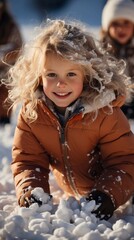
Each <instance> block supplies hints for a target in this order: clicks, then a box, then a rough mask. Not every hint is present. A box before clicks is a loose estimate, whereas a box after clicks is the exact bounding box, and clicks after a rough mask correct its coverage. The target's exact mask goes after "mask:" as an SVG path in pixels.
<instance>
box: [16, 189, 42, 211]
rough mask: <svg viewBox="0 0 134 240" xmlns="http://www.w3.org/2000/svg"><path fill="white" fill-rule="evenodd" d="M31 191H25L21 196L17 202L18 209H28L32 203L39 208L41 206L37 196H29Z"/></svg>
mask: <svg viewBox="0 0 134 240" xmlns="http://www.w3.org/2000/svg"><path fill="white" fill-rule="evenodd" d="M31 191H32V189H31V190H26V191H25V193H24V194H23V195H22V197H21V198H20V201H19V205H20V207H27V208H28V207H30V205H31V204H32V203H38V205H39V207H40V206H41V205H42V201H40V200H39V199H38V198H37V196H34V195H33V194H31Z"/></svg>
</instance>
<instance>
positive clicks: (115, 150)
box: [95, 108, 134, 208]
mask: <svg viewBox="0 0 134 240" xmlns="http://www.w3.org/2000/svg"><path fill="white" fill-rule="evenodd" d="M99 135H100V137H99V139H100V141H99V145H100V151H101V155H102V166H103V173H102V174H101V176H100V178H99V179H98V180H97V182H96V184H95V189H97V190H100V191H103V192H105V193H107V194H109V195H110V196H111V199H112V200H113V202H114V204H115V206H116V208H117V207H119V206H120V205H122V204H124V203H125V202H126V201H127V200H129V198H130V197H131V196H132V194H133V193H134V135H133V133H132V132H131V130H130V126H129V123H128V120H127V119H126V117H125V116H124V114H123V113H122V112H121V110H120V109H119V108H114V109H113V114H110V115H107V116H106V117H105V118H104V119H103V121H102V122H101V127H100V132H99Z"/></svg>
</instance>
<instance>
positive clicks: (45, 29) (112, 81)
mask: <svg viewBox="0 0 134 240" xmlns="http://www.w3.org/2000/svg"><path fill="white" fill-rule="evenodd" d="M49 51H50V52H51V51H53V52H55V53H56V54H59V55H61V56H62V57H63V58H65V59H68V60H71V61H74V62H76V63H77V64H80V65H81V66H82V67H83V69H84V73H85V82H84V87H83V93H82V96H81V97H82V98H83V101H85V102H86V104H88V103H90V104H91V103H93V102H94V101H95V100H96V99H97V98H100V95H101V94H102V93H103V92H104V91H105V90H106V89H108V90H112V91H114V92H115V93H116V95H120V94H121V95H126V94H127V88H128V85H129V81H128V77H127V76H126V75H125V74H124V68H125V63H124V62H123V61H117V60H116V59H114V58H113V57H111V56H110V55H109V54H108V53H107V52H105V51H104V50H103V49H102V48H101V45H100V44H99V43H98V42H97V41H96V40H94V39H93V37H92V36H91V34H90V31H89V29H88V27H87V26H83V24H82V23H80V22H75V21H73V22H72V21H64V20H49V21H47V22H46V23H45V24H43V25H42V26H41V27H40V32H39V34H38V35H37V37H36V38H35V39H34V40H33V41H31V42H29V44H26V45H25V46H24V49H23V52H22V55H21V56H20V57H19V59H18V60H17V62H16V64H15V65H14V66H13V67H11V68H10V70H9V78H8V80H9V82H8V83H7V85H8V87H9V96H8V101H10V102H12V105H14V104H16V103H18V102H22V103H25V105H26V110H25V114H26V117H28V118H29V119H30V120H31V121H34V120H36V119H37V116H38V115H37V104H38V99H39V97H38V95H37V94H36V92H37V90H38V89H40V86H41V78H42V72H43V68H44V63H45V59H46V53H47V52H49Z"/></svg>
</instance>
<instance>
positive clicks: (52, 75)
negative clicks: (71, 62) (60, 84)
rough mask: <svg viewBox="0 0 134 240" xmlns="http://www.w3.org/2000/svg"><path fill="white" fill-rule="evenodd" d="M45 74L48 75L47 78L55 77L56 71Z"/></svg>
mask: <svg viewBox="0 0 134 240" xmlns="http://www.w3.org/2000/svg"><path fill="white" fill-rule="evenodd" d="M46 76H47V77H49V78H55V77H57V75H56V73H48V74H47V75H46Z"/></svg>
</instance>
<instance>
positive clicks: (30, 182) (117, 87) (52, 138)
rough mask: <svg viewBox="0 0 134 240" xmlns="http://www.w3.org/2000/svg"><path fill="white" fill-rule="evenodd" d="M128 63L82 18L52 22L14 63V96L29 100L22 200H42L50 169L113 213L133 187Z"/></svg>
mask: <svg viewBox="0 0 134 240" xmlns="http://www.w3.org/2000/svg"><path fill="white" fill-rule="evenodd" d="M123 70H124V63H123V62H122V61H120V62H118V61H116V60H115V59H114V58H112V57H111V56H110V55H108V54H107V53H105V52H104V51H102V50H101V47H100V46H98V45H97V43H95V41H94V40H93V38H92V36H91V35H90V33H89V31H88V29H86V28H85V27H84V26H83V25H82V24H79V23H74V22H65V21H63V20H54V21H50V20H49V22H48V23H46V25H45V26H44V27H43V28H42V29H41V33H40V34H39V35H38V36H37V38H36V39H35V40H34V41H33V43H32V44H31V46H26V49H24V53H23V54H22V56H21V57H20V58H19V59H18V61H17V63H16V64H15V66H14V67H12V68H11V69H10V72H9V74H10V79H9V80H10V81H11V80H12V83H11V84H10V85H11V87H12V88H11V90H10V91H9V99H10V100H12V102H14V104H15V103H18V102H19V101H22V102H23V106H22V109H21V111H20V114H19V118H18V123H17V127H16V131H15V136H14V143H13V161H12V172H13V176H14V180H15V186H16V193H17V198H18V203H19V204H20V206H26V207H29V206H30V205H31V204H32V203H33V202H38V204H39V205H40V204H42V202H41V199H38V197H37V196H35V195H34V194H32V191H33V189H35V188H36V187H40V188H43V190H44V192H45V193H48V194H50V189H49V171H50V169H51V171H52V172H53V174H54V175H55V178H56V181H57V182H58V184H59V186H60V187H61V188H62V189H63V191H64V192H65V193H66V194H67V196H71V195H72V196H74V197H76V198H77V199H80V198H81V197H82V196H84V197H86V198H87V200H88V201H90V200H92V199H94V200H95V201H96V204H99V207H98V208H97V210H95V211H94V213H95V214H96V216H97V217H99V218H101V219H108V218H110V217H111V216H112V214H113V212H114V210H115V209H116V208H118V207H119V206H120V205H122V204H124V203H125V202H126V201H127V200H128V199H129V198H130V197H131V195H132V193H133V192H134V174H133V173H134V147H133V146H134V135H133V133H132V132H131V131H130V126H129V124H128V121H127V119H126V117H125V116H124V114H123V113H122V111H121V110H120V106H121V105H122V104H123V103H124V100H125V96H126V94H127V87H129V86H127V83H128V78H127V77H126V75H125V74H123Z"/></svg>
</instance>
